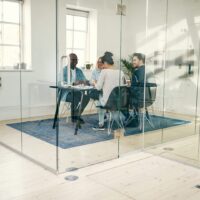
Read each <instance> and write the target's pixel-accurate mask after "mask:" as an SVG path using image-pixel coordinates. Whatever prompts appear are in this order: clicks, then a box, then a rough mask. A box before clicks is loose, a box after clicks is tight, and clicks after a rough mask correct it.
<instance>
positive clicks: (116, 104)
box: [104, 86, 129, 111]
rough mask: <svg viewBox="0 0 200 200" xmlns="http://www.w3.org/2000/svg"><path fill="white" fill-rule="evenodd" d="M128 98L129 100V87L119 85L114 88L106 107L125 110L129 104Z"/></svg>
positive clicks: (113, 109)
mask: <svg viewBox="0 0 200 200" xmlns="http://www.w3.org/2000/svg"><path fill="white" fill-rule="evenodd" d="M128 100H129V89H128V87H127V86H118V87H115V88H114V89H113V90H112V92H111V94H110V96H109V98H108V101H107V103H106V105H105V106H104V108H106V109H109V110H112V111H120V110H124V109H126V108H127V106H128Z"/></svg>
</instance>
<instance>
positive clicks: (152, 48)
mask: <svg viewBox="0 0 200 200" xmlns="http://www.w3.org/2000/svg"><path fill="white" fill-rule="evenodd" d="M146 3H147V4H146V17H147V19H146V44H145V45H146V46H145V47H146V48H145V52H146V66H145V68H146V70H145V72H146V73H145V75H146V76H145V84H144V85H145V86H144V91H145V92H144V107H145V109H144V111H143V120H144V127H143V130H144V147H145V148H146V147H149V146H153V145H156V144H160V143H162V142H163V128H165V126H164V124H165V121H166V120H167V119H166V118H165V117H164V110H163V109H164V98H163V96H164V88H165V64H166V62H165V56H166V53H165V48H166V42H165V41H166V28H167V24H166V23H167V21H166V20H167V19H166V13H167V0H162V1H159V3H158V1H157V0H152V1H146ZM155 10H156V11H157V12H155Z"/></svg>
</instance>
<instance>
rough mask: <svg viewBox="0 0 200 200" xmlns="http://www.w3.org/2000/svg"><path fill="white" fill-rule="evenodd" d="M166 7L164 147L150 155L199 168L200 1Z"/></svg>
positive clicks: (172, 4) (162, 141)
mask: <svg viewBox="0 0 200 200" xmlns="http://www.w3.org/2000/svg"><path fill="white" fill-rule="evenodd" d="M159 2H160V1H159ZM152 3H153V1H149V9H148V10H149V13H148V15H149V16H151V15H154V14H155V12H154V11H153V10H152V11H151V10H150V8H151V6H152ZM165 4H166V12H165V16H164V18H165V19H166V27H165V29H164V35H165V39H164V40H163V43H164V46H165V47H164V51H163V52H164V58H162V61H163V63H164V70H163V71H162V73H163V76H162V79H163V87H162V90H163V93H162V97H163V102H162V103H163V108H162V111H163V114H162V115H163V116H162V117H163V118H164V119H165V120H164V123H163V124H162V126H164V127H163V129H162V136H161V143H166V144H163V145H161V146H157V147H153V148H152V149H151V152H156V153H159V154H161V155H163V156H166V157H169V158H173V159H176V160H180V161H184V162H187V163H189V164H197V165H198V162H197V159H198V149H199V124H198V111H199V108H198V101H199V100H198V99H199V98H198V91H199V86H198V85H199V35H198V32H199V26H198V24H199V23H198V16H199V6H200V1H190V2H188V1H185V0H176V1H171V0H168V1H165ZM154 5H158V1H155V2H154ZM157 10H159V9H157ZM186 10H187V12H185V11H186ZM156 13H157V12H156ZM160 16H162V14H160ZM148 18H149V17H148ZM159 20H160V17H157V19H155V20H154V23H156V22H157V21H159ZM152 47H153V45H152ZM159 87H160V84H159V85H158V88H159ZM158 91H159V90H158ZM158 105H159V104H158ZM145 136H146V135H145ZM145 140H146V137H145Z"/></svg>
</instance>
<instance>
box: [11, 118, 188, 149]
mask: <svg viewBox="0 0 200 200" xmlns="http://www.w3.org/2000/svg"><path fill="white" fill-rule="evenodd" d="M83 119H84V120H85V124H83V125H82V129H79V131H78V135H74V128H75V126H74V124H73V123H71V122H69V123H68V124H67V123H66V119H60V121H59V133H58V138H59V141H58V146H59V147H61V148H63V149H67V148H72V147H77V146H81V145H87V144H93V143H96V142H102V141H106V140H111V139H113V134H111V135H109V136H108V135H107V130H105V131H94V130H92V127H93V126H94V125H96V124H97V123H98V116H97V115H85V116H83ZM151 119H152V122H153V124H154V126H155V127H154V128H151V127H150V125H149V123H147V122H145V132H147V131H152V130H158V129H162V128H167V127H172V126H178V125H182V124H187V123H190V121H185V120H179V119H172V118H168V117H162V116H155V115H153V116H151ZM7 125H8V126H10V127H12V128H14V129H17V130H19V131H22V132H24V133H26V134H28V135H31V136H33V137H36V138H38V139H40V140H43V141H45V142H48V143H50V144H53V145H56V130H55V129H52V125H53V119H46V120H42V121H41V120H40V121H39V120H38V121H28V122H23V123H13V124H7ZM138 133H141V131H140V130H139V128H134V127H129V128H126V132H125V136H128V135H133V134H138Z"/></svg>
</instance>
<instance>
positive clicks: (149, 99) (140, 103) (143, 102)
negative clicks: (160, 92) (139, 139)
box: [130, 83, 157, 130]
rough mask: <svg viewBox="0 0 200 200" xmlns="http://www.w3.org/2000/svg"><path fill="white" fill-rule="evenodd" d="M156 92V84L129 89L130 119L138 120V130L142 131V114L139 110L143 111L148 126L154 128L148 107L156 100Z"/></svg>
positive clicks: (140, 85)
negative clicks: (131, 110)
mask: <svg viewBox="0 0 200 200" xmlns="http://www.w3.org/2000/svg"><path fill="white" fill-rule="evenodd" d="M144 87H145V90H144ZM144 91H145V99H144ZM156 91H157V84H156V83H146V84H145V86H144V83H141V84H137V85H135V86H133V88H131V89H130V95H131V103H130V105H131V106H132V108H133V114H132V115H131V117H134V118H136V119H138V120H139V128H140V130H142V114H141V110H142V109H144V110H145V112H144V115H145V116H144V118H145V119H146V120H147V122H148V123H149V125H150V126H151V127H152V128H154V124H153V122H152V120H151V116H150V115H149V112H148V107H150V106H152V105H153V103H154V102H155V100H156Z"/></svg>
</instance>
